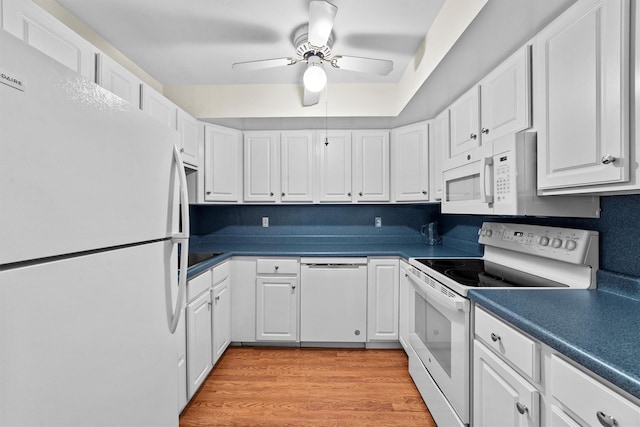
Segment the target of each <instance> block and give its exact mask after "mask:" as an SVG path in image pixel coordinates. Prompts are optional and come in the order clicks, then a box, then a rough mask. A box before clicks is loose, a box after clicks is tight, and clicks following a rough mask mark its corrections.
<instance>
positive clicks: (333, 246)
mask: <svg viewBox="0 0 640 427" xmlns="http://www.w3.org/2000/svg"><path fill="white" fill-rule="evenodd" d="M189 250H190V251H192V252H221V253H222V255H219V256H217V257H215V258H211V259H208V260H206V261H204V262H201V263H200V264H196V265H194V266H192V267H190V268H189V270H188V274H187V278H188V279H190V278H193V277H195V276H197V275H198V274H200V273H202V272H204V271H206V270H208V269H209V268H211V267H213V266H214V265H216V264H218V263H219V262H221V261H224V260H225V259H227V258H230V257H233V256H265V257H273V256H282V257H302V256H305V257H313V256H322V257H327V256H335V257H350V256H354V257H363V256H398V257H401V258H406V259H408V258H416V257H421V258H444V257H455V258H463V257H464V258H469V257H478V256H480V254H478V253H472V252H469V251H466V250H462V249H459V248H456V247H453V246H447V245H436V246H429V245H426V244H424V243H385V244H379V243H355V242H354V243H347V242H338V243H328V242H323V243H316V242H314V241H313V240H311V239H310V240H309V241H308V242H300V241H295V242H294V243H284V242H277V241H276V242H273V243H266V242H264V241H263V242H260V243H197V244H194V245H192V246H191V247H190V248H189Z"/></svg>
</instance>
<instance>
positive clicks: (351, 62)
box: [232, 0, 393, 106]
mask: <svg viewBox="0 0 640 427" xmlns="http://www.w3.org/2000/svg"><path fill="white" fill-rule="evenodd" d="M337 13H338V8H337V7H336V6H334V5H333V4H331V3H329V2H327V1H324V0H312V1H311V2H310V3H309V25H303V26H302V27H300V28H299V29H298V30H297V31H296V32H295V34H294V35H293V45H294V46H295V48H296V56H295V57H289V58H276V59H263V60H257V61H247V62H237V63H235V64H233V65H232V68H233V69H236V70H245V71H249V70H258V69H262V68H271V67H283V66H287V65H294V64H297V63H299V62H306V63H307V70H306V71H305V72H304V76H303V83H304V98H303V102H302V103H303V105H305V106H309V105H314V104H317V103H318V99H319V98H320V92H321V91H322V89H324V87H325V85H326V83H327V75H326V74H325V71H324V68H323V64H324V63H325V62H327V63H329V64H330V65H331V66H332V67H334V68H337V69H343V70H351V71H357V72H362V73H370V74H379V75H382V76H386V75H387V74H389V73H390V72H391V70H392V69H393V61H389V60H385V59H374V58H362V57H357V56H344V55H334V54H333V52H332V51H331V46H332V44H333V33H332V31H331V30H332V28H333V20H334V19H335V17H336V14H337Z"/></svg>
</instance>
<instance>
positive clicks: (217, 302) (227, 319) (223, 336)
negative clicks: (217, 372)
mask: <svg viewBox="0 0 640 427" xmlns="http://www.w3.org/2000/svg"><path fill="white" fill-rule="evenodd" d="M229 284H230V279H229V277H228V276H227V277H226V278H225V279H224V280H223V281H222V282H220V283H219V284H217V285H216V286H215V287H214V288H213V316H212V317H213V319H212V320H213V328H212V331H213V335H212V340H211V345H212V349H213V356H212V358H213V360H212V363H213V364H214V365H215V364H216V362H217V361H218V359H220V356H222V353H224V351H225V350H226V349H227V347H228V346H229V343H230V342H231V288H230V287H229Z"/></svg>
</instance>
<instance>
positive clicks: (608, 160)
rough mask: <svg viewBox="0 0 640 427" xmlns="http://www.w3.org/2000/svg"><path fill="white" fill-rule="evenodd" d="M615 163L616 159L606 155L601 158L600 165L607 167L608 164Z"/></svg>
mask: <svg viewBox="0 0 640 427" xmlns="http://www.w3.org/2000/svg"><path fill="white" fill-rule="evenodd" d="M615 161H616V158H615V157H613V156H612V155H611V154H606V155H604V156H602V164H603V165H608V164H609V163H613V162H615Z"/></svg>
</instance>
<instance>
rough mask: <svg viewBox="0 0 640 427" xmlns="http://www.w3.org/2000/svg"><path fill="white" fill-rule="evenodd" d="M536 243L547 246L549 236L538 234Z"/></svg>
mask: <svg viewBox="0 0 640 427" xmlns="http://www.w3.org/2000/svg"><path fill="white" fill-rule="evenodd" d="M538 244H539V245H540V246H547V245H548V244H549V238H548V237H547V236H540V238H539V239H538Z"/></svg>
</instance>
